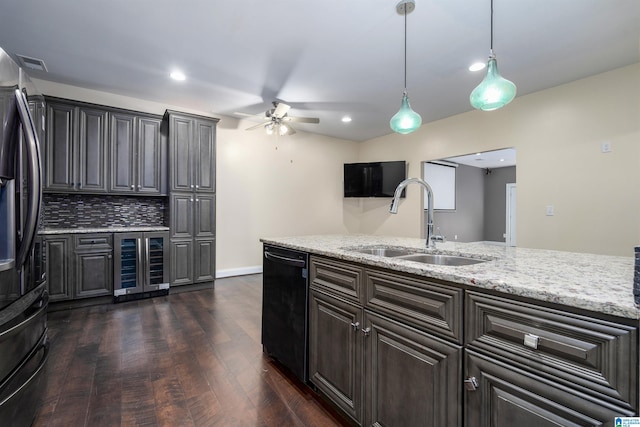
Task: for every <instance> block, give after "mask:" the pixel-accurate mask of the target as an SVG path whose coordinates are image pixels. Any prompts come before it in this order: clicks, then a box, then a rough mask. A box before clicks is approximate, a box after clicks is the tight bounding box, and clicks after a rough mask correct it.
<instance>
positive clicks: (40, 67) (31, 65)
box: [16, 55, 47, 73]
mask: <svg viewBox="0 0 640 427" xmlns="http://www.w3.org/2000/svg"><path fill="white" fill-rule="evenodd" d="M16 56H17V57H18V59H19V60H20V64H22V66H23V67H25V68H28V69H29V70H36V71H42V72H45V73H46V72H47V66H46V65H44V61H43V60H42V59H38V58H30V57H28V56H24V55H16Z"/></svg>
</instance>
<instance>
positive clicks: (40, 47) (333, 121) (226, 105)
mask: <svg viewBox="0 0 640 427" xmlns="http://www.w3.org/2000/svg"><path fill="white" fill-rule="evenodd" d="M489 4H490V3H489V0H416V9H415V11H414V12H413V13H411V14H409V15H408V17H407V22H408V28H407V34H408V47H407V49H408V59H407V64H408V89H409V95H410V99H411V105H412V107H413V109H414V110H416V111H417V112H418V113H420V114H421V115H422V119H423V123H426V122H430V121H434V120H437V119H441V118H444V117H447V116H451V115H454V114H458V113H462V112H465V111H469V110H471V109H472V108H471V107H470V105H469V99H468V98H469V93H470V92H471V90H472V89H473V88H474V87H475V86H476V85H477V84H478V83H479V82H480V80H482V77H483V73H484V72H483V71H480V72H475V73H473V72H470V71H468V70H467V67H468V66H469V65H470V64H471V63H472V62H475V61H486V58H487V56H488V53H489ZM395 6H396V0H322V1H318V0H315V1H313V0H271V1H264V0H245V1H242V2H239V1H233V0H229V1H226V2H223V1H220V0H182V1H175V0H112V1H97V0H85V1H81V0H56V1H43V0H19V1H18V0H9V1H3V4H2V10H1V13H0V46H1V47H3V48H4V49H5V50H6V51H8V52H9V53H10V54H21V55H25V56H29V57H35V58H40V59H42V60H44V61H45V63H46V65H47V67H48V73H46V74H43V73H40V72H30V74H31V75H32V76H33V77H36V78H40V79H46V80H51V81H56V82H60V83H66V84H71V85H75V86H80V87H86V88H92V89H96V90H101V91H106V92H112V93H116V94H122V95H128V96H132V97H136V98H141V99H145V100H150V101H156V102H161V103H166V104H168V105H172V106H181V107H184V108H189V109H194V110H199V111H203V112H209V113H211V114H212V115H215V116H233V113H234V112H236V111H239V112H245V113H252V114H254V113H255V114H260V113H262V112H264V111H265V110H266V109H267V108H269V107H270V104H271V101H273V100H281V101H283V102H286V103H288V104H290V105H291V106H292V109H291V111H290V115H296V116H309V117H319V118H320V124H319V125H313V124H296V128H297V129H298V130H303V131H309V132H315V133H319V134H324V135H329V136H334V137H339V138H345V139H350V140H356V141H362V140H367V139H370V138H372V137H376V136H380V135H384V134H389V133H391V130H390V129H389V119H390V118H391V116H393V114H395V112H396V111H397V110H398V108H399V107H400V100H401V97H402V90H403V51H404V50H403V34H404V30H403V23H404V20H403V17H402V16H401V15H398V14H397V12H396V8H395ZM494 9H495V13H494V51H495V53H496V55H497V58H498V65H499V67H500V72H501V74H502V75H503V76H504V77H506V78H508V79H509V80H512V81H513V82H514V83H515V84H516V85H517V87H518V95H519V96H521V95H524V94H527V93H531V92H535V91H539V90H541V89H545V88H548V87H552V86H556V85H559V84H563V83H566V82H569V81H572V80H575V79H579V78H582V77H586V76H589V75H593V74H598V73H601V72H604V71H607V70H610V69H614V68H618V67H621V66H625V65H629V64H632V63H637V62H639V61H640V1H638V0H517V1H515V0H495V1H494ZM174 67H177V68H180V69H181V70H182V71H183V72H184V73H185V74H186V75H187V80H186V81H184V82H175V81H172V80H170V79H169V78H168V75H169V73H170V71H171V70H172V69H173V68H174ZM506 108H509V106H507V107H506ZM483 114H491V113H483ZM344 115H350V116H351V117H352V118H353V121H352V122H351V123H342V122H341V121H340V119H341V117H342V116H344ZM221 126H227V127H236V126H242V127H247V123H246V122H243V123H238V122H237V121H236V120H233V119H228V118H225V117H223V120H222V121H221ZM294 137H295V136H294Z"/></svg>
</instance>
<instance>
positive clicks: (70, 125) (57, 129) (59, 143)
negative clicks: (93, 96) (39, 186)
mask: <svg viewBox="0 0 640 427" xmlns="http://www.w3.org/2000/svg"><path fill="white" fill-rule="evenodd" d="M107 135H108V127H107V113H106V112H105V111H101V110H98V109H94V108H88V107H78V106H76V105H72V104H66V103H58V102H50V103H48V104H47V126H46V138H45V141H46V142H45V150H44V151H45V159H46V161H45V179H44V190H50V191H58V192H87V193H105V192H106V191H107V159H108V151H107V149H108V147H107V143H108V139H107Z"/></svg>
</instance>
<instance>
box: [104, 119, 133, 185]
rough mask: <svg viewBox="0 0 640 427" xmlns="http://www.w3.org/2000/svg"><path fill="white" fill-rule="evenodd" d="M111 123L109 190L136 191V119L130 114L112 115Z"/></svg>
mask: <svg viewBox="0 0 640 427" xmlns="http://www.w3.org/2000/svg"><path fill="white" fill-rule="evenodd" d="M110 122H111V136H110V145H111V180H110V185H109V190H110V191H114V192H124V193H129V192H132V193H133V192H135V191H136V182H137V180H136V176H135V174H136V167H135V166H136V148H137V147H136V141H135V135H136V130H135V124H136V118H135V116H134V115H132V114H122V113H113V114H111V117H110Z"/></svg>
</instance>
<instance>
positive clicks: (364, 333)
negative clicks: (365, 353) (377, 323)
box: [362, 328, 371, 337]
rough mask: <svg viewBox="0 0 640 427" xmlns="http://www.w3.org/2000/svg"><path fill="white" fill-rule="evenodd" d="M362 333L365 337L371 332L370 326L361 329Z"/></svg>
mask: <svg viewBox="0 0 640 427" xmlns="http://www.w3.org/2000/svg"><path fill="white" fill-rule="evenodd" d="M362 333H363V335H364V336H365V337H368V336H369V334H370V333H371V328H365V329H363V330H362Z"/></svg>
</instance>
